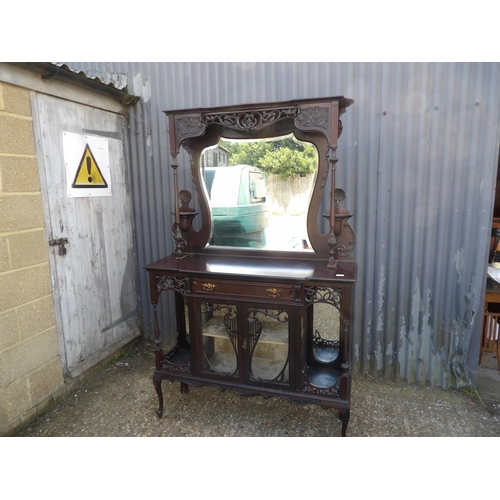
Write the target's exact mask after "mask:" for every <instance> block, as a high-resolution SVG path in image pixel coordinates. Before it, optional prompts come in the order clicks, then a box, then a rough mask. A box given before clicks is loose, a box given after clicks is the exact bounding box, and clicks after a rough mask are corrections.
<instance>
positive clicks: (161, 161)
mask: <svg viewBox="0 0 500 500" xmlns="http://www.w3.org/2000/svg"><path fill="white" fill-rule="evenodd" d="M65 64H67V65H68V66H69V67H70V68H75V69H80V70H84V71H85V72H88V71H91V70H95V71H101V72H111V73H114V72H118V73H123V74H127V75H128V85H129V92H131V93H133V94H135V95H139V96H141V97H142V99H141V102H140V103H138V104H137V105H136V106H134V108H133V109H131V113H130V144H131V151H130V160H131V168H132V178H133V189H134V192H133V196H134V203H135V217H136V220H135V223H136V231H137V253H138V264H139V267H142V266H143V265H144V264H146V263H148V262H150V261H153V260H155V259H157V258H160V257H163V256H164V255H166V254H167V253H168V252H170V250H171V241H170V227H171V224H172V218H171V211H172V208H173V207H172V203H171V200H172V196H171V195H172V193H171V182H170V180H171V173H170V172H169V168H168V165H169V158H168V144H167V120H166V118H165V116H164V114H163V110H165V109H176V108H177V109H181V108H190V107H202V106H224V105H231V104H242V103H251V102H269V101H285V100H292V99H300V98H310V97H325V96H331V95H344V96H346V97H349V98H352V99H354V101H355V102H354V105H353V106H351V107H350V108H349V109H348V111H347V113H346V114H345V115H344V117H343V125H344V131H343V134H342V136H341V138H340V141H339V149H338V157H339V163H338V165H337V166H338V185H339V186H342V187H343V188H344V189H345V191H346V195H347V196H346V202H345V206H346V207H347V208H349V209H350V210H351V212H352V213H353V214H354V217H353V218H352V226H353V228H354V229H355V231H356V240H357V243H356V250H355V258H356V260H357V261H358V266H359V278H358V283H357V285H356V294H355V300H356V305H355V311H356V312H355V324H354V339H353V340H354V343H353V345H354V354H355V362H356V369H357V370H358V371H359V372H361V373H365V372H368V373H370V374H372V375H374V376H383V377H387V378H393V377H396V378H398V377H402V378H404V379H406V380H408V381H409V382H422V383H429V384H431V385H438V386H441V387H443V388H447V387H452V386H460V385H464V384H466V383H467V382H468V375H467V372H466V364H467V367H468V370H469V373H470V375H471V376H472V378H473V379H474V378H475V370H476V369H477V356H478V350H479V336H480V327H481V314H482V308H483V292H482V291H483V288H484V284H485V272H486V256H487V251H488V245H489V236H490V226H491V215H492V210H493V198H494V184H495V179H496V169H497V162H498V154H499V151H498V150H499V117H500V116H499V112H500V67H499V65H498V64H497V63H305V62H297V63H278V62H276V63H223V62H220V63H195V62H189V63H188V62H186V63H133V62H130V63H111V62H110V63H65ZM179 182H180V185H181V186H189V185H190V177H189V174H188V171H187V169H186V170H185V171H184V172H183V173H182V174H181V175H180V178H179ZM139 287H140V290H139V292H140V297H141V299H142V302H143V304H142V307H143V314H144V327H145V329H146V330H147V331H149V332H150V331H151V321H152V311H151V309H150V307H149V306H148V305H147V304H148V303H149V292H148V286H147V280H146V274H145V273H143V274H141V277H140V283H139ZM169 307H171V305H169V306H168V307H167V309H166V310H165V311H164V312H165V315H166V314H167V313H168V311H169V309H168V308H169ZM166 324H167V325H169V323H168V321H167V322H166ZM466 360H467V361H466Z"/></svg>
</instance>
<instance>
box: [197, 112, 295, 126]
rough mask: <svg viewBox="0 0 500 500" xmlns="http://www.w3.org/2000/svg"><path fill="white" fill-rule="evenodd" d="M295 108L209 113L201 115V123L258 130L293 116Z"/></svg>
mask: <svg viewBox="0 0 500 500" xmlns="http://www.w3.org/2000/svg"><path fill="white" fill-rule="evenodd" d="M296 116H297V109H295V108H284V109H270V110H265V109H264V110H258V111H240V112H235V113H210V114H205V115H203V118H202V120H203V123H204V124H205V125H210V124H212V123H216V124H220V125H223V126H224V127H227V128H232V129H235V130H246V131H248V130H260V129H263V128H265V127H268V126H269V125H272V124H273V123H275V122H277V121H279V120H284V119H285V118H295V117H296Z"/></svg>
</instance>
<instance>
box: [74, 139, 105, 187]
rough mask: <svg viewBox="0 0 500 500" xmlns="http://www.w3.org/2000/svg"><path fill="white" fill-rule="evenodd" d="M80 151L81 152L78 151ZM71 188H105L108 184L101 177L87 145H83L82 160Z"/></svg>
mask: <svg viewBox="0 0 500 500" xmlns="http://www.w3.org/2000/svg"><path fill="white" fill-rule="evenodd" d="M80 151H81V150H80ZM71 187H73V188H107V187H108V183H107V182H106V179H105V178H104V176H103V175H102V172H101V169H100V168H99V165H97V162H96V161H95V158H94V155H93V154H92V151H91V150H90V147H89V145H88V144H86V145H85V151H84V152H83V156H82V159H81V160H80V164H79V166H78V169H77V170H76V175H75V180H74V181H73V184H71Z"/></svg>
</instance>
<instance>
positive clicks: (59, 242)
mask: <svg viewBox="0 0 500 500" xmlns="http://www.w3.org/2000/svg"><path fill="white" fill-rule="evenodd" d="M67 244H68V238H56V239H53V238H51V239H50V240H49V245H50V246H51V247H59V255H66V252H67V250H66V247H65V246H64V245H67Z"/></svg>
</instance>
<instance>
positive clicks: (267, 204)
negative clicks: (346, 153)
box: [200, 134, 318, 252]
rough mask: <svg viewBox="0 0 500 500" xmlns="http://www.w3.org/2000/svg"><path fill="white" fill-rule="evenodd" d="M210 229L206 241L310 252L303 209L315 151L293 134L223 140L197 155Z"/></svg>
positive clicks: (314, 168) (313, 171) (310, 186)
mask: <svg viewBox="0 0 500 500" xmlns="http://www.w3.org/2000/svg"><path fill="white" fill-rule="evenodd" d="M200 169H201V179H202V181H203V183H204V189H205V191H206V194H207V198H208V203H209V208H210V214H211V223H212V232H211V236H210V239H209V242H208V245H209V246H229V247H237V248H260V249H266V250H278V251H293V250H300V251H309V252H311V251H312V249H311V245H310V243H309V239H308V236H307V211H308V208H309V202H310V199H311V195H312V190H313V186H314V183H315V180H316V175H317V172H318V151H317V149H316V147H315V146H314V144H311V143H306V142H301V141H299V140H297V139H296V138H295V136H294V135H293V134H289V135H287V136H283V137H277V138H271V139H259V140H227V139H224V138H222V139H221V140H219V142H218V143H217V144H216V145H215V146H210V147H208V148H205V149H204V150H203V151H202V154H201V162H200Z"/></svg>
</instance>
